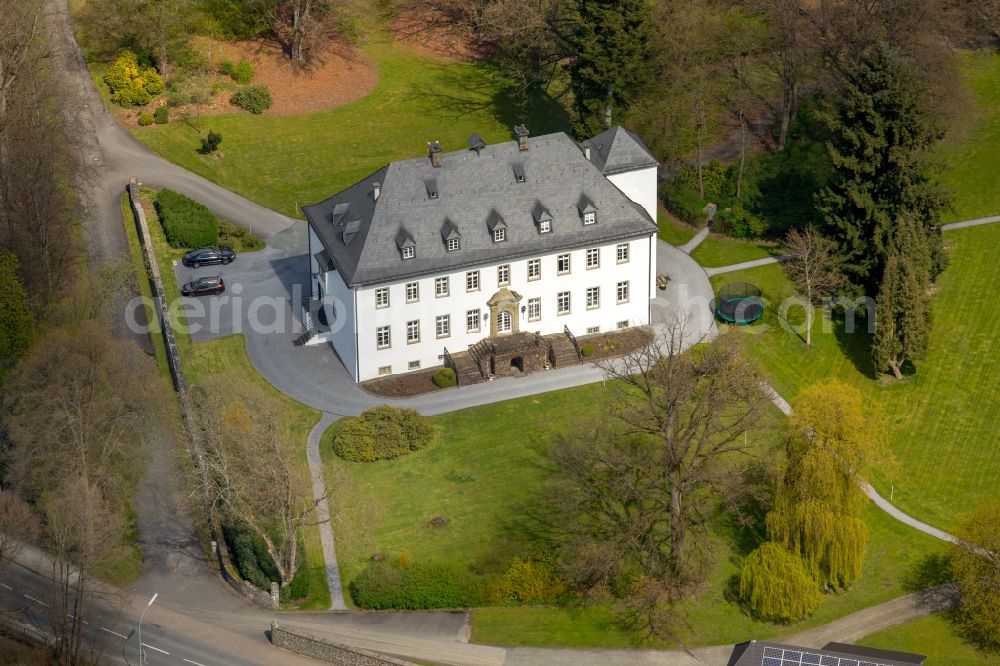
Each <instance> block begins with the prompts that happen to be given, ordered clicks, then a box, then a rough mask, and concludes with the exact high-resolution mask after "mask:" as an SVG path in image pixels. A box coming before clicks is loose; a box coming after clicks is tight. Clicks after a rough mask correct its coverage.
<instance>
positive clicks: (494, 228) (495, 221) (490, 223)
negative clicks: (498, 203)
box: [486, 210, 507, 243]
mask: <svg viewBox="0 0 1000 666" xmlns="http://www.w3.org/2000/svg"><path fill="white" fill-rule="evenodd" d="M486 226H487V228H489V230H490V233H491V234H493V242H494V243H502V242H504V241H505V240H507V222H506V221H505V220H504V219H503V217H502V216H501V215H500V213H498V212H496V210H491V211H490V214H489V215H487V216H486Z"/></svg>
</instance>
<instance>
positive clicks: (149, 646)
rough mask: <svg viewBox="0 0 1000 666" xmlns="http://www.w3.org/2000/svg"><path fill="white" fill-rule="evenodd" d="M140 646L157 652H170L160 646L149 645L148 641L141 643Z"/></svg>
mask: <svg viewBox="0 0 1000 666" xmlns="http://www.w3.org/2000/svg"><path fill="white" fill-rule="evenodd" d="M142 647H148V648H149V649H150V650H156V651H157V652H162V653H163V654H170V653H169V652H167V651H166V650H161V649H160V648H158V647H155V646H153V645H150V644H149V643H143V644H142Z"/></svg>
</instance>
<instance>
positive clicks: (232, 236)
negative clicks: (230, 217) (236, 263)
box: [218, 220, 264, 252]
mask: <svg viewBox="0 0 1000 666" xmlns="http://www.w3.org/2000/svg"><path fill="white" fill-rule="evenodd" d="M218 245H219V247H225V248H229V249H230V250H234V251H236V252H252V251H254V250H259V249H261V248H262V247H264V241H262V240H261V239H260V238H259V237H258V236H256V235H255V234H253V233H251V232H250V230H249V229H244V228H243V227H238V226H236V225H235V224H232V223H231V222H226V221H225V220H219V241H218Z"/></svg>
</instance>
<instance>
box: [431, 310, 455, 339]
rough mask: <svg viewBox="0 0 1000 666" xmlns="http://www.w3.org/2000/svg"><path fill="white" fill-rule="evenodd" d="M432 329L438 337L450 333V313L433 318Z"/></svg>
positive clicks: (446, 335)
mask: <svg viewBox="0 0 1000 666" xmlns="http://www.w3.org/2000/svg"><path fill="white" fill-rule="evenodd" d="M434 330H435V332H436V333H437V336H438V337H439V338H447V337H448V336H449V335H451V315H438V316H437V319H435V320H434Z"/></svg>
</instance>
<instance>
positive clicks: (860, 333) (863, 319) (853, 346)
mask: <svg viewBox="0 0 1000 666" xmlns="http://www.w3.org/2000/svg"><path fill="white" fill-rule="evenodd" d="M829 321H830V324H831V325H832V326H833V334H834V336H836V338H837V345H838V346H839V347H840V351H841V353H843V355H844V356H845V357H846V358H847V359H849V360H850V361H851V363H852V364H854V368H855V369H856V370H857V371H858V372H859V373H861V374H862V375H863V376H865V377H867V378H869V379H878V375H879V373H878V372H877V371H876V369H875V364H874V363H873V362H872V354H871V346H872V337H873V336H872V333H870V332H869V319H868V317H867V316H865V315H864V314H860V313H859V314H856V315H855V316H854V317H851V316H850V315H849V314H848V313H845V312H844V309H843V308H835V309H834V310H833V311H832V312H831V313H830V318H829Z"/></svg>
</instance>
